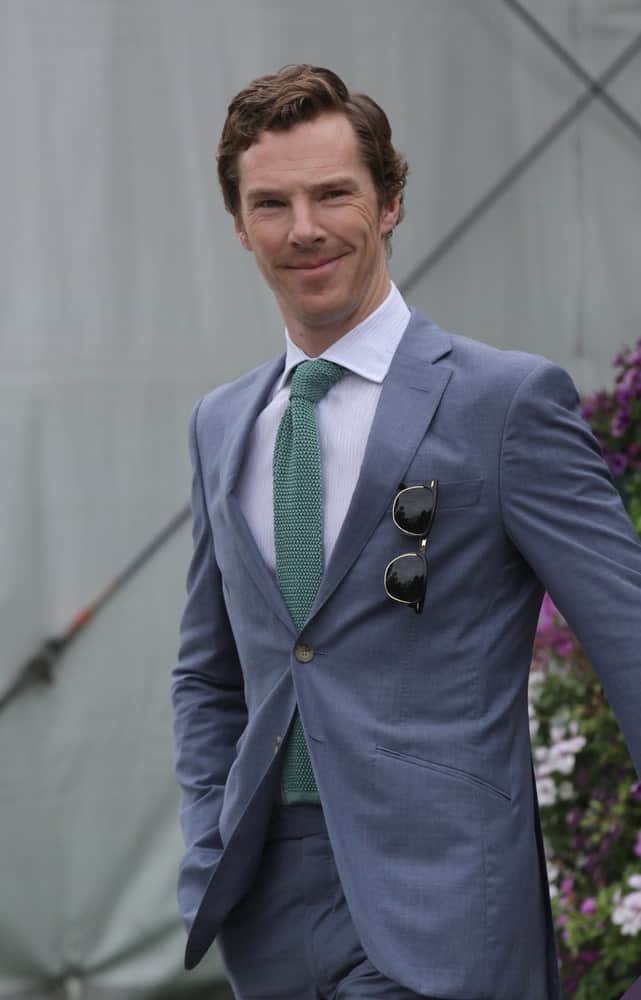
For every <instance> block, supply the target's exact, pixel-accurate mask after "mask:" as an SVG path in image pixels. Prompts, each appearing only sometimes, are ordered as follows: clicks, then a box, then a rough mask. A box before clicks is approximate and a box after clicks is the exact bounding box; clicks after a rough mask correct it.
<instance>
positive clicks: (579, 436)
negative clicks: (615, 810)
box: [500, 361, 641, 775]
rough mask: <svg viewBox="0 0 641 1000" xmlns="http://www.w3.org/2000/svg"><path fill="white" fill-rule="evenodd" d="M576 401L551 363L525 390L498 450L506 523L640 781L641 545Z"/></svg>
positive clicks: (526, 380) (511, 409)
mask: <svg viewBox="0 0 641 1000" xmlns="http://www.w3.org/2000/svg"><path fill="white" fill-rule="evenodd" d="M578 402H579V401H578V396H577V392H576V389H575V387H574V385H573V383H572V380H571V379H570V377H569V376H568V375H567V373H566V372H564V371H563V370H562V369H560V368H557V367H556V366H555V365H552V364H550V363H549V362H546V361H541V363H540V364H538V366H537V367H536V368H535V369H534V370H533V371H531V372H530V373H529V374H528V375H527V376H526V377H525V378H524V379H523V381H522V382H521V383H520V385H519V387H518V389H517V391H516V392H515V394H514V396H513V398H512V402H511V404H510V407H509V411H508V414H507V418H506V423H505V428H504V434H503V443H502V451H501V460H500V462H501V465H500V477H501V504H502V510H503V519H504V525H505V529H506V531H507V533H508V535H509V536H510V538H511V539H512V541H513V542H514V544H515V545H516V546H517V548H518V549H519V551H520V552H521V554H522V555H523V556H524V558H525V559H526V561H527V562H528V563H529V565H530V566H531V567H532V569H533V570H534V572H535V573H536V575H537V576H538V578H539V580H540V581H541V582H542V584H543V585H544V587H545V588H546V589H547V591H548V592H549V593H550V595H551V597H552V599H553V601H554V602H555V604H556V605H557V607H558V608H559V610H560V611H561V613H562V614H563V615H564V616H565V618H566V619H567V621H568V623H569V624H570V626H571V628H572V629H573V630H574V632H575V634H576V636H577V638H578V639H579V641H580V642H581V644H582V645H583V648H584V649H585V651H586V653H587V655H588V657H589V659H590V661H591V663H592V664H593V666H594V668H595V670H596V671H597V673H598V674H599V676H600V678H601V681H602V683H603V686H604V689H605V693H606V696H607V698H608V701H609V702H610V704H611V706H612V708H613V710H614V712H615V714H616V716H617V719H618V721H619V724H620V726H621V728H622V730H623V734H624V736H625V739H626V742H627V744H628V748H629V750H630V753H631V756H632V759H633V761H634V765H635V767H636V770H637V773H639V774H640V775H641V727H640V726H639V719H641V544H640V543H639V540H638V538H637V535H636V533H635V531H634V529H633V527H632V524H631V522H630V519H629V517H628V515H627V513H626V511H625V508H624V507H623V504H622V502H621V498H620V496H619V494H618V492H617V491H616V489H615V488H614V486H613V485H612V481H611V479H610V475H609V472H608V469H607V466H606V465H605V462H604V460H603V458H602V456H601V451H600V448H599V445H598V443H597V441H596V439H595V438H594V436H593V434H592V432H591V430H590V428H589V427H588V425H587V424H586V423H585V422H584V421H583V419H582V417H581V416H580V412H579V405H578Z"/></svg>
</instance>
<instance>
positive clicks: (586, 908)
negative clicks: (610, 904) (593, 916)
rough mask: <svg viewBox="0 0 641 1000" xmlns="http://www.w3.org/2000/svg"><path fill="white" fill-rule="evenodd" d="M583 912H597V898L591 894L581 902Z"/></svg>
mask: <svg viewBox="0 0 641 1000" xmlns="http://www.w3.org/2000/svg"><path fill="white" fill-rule="evenodd" d="M581 913H588V914H589V913H596V899H595V898H594V896H590V897H589V898H588V899H584V900H583V902H582V903H581Z"/></svg>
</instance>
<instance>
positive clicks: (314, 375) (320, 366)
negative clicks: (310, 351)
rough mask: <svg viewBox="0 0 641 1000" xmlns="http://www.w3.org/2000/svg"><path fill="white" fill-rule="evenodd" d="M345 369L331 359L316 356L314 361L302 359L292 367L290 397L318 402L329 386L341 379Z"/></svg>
mask: <svg viewBox="0 0 641 1000" xmlns="http://www.w3.org/2000/svg"><path fill="white" fill-rule="evenodd" d="M345 371H346V369H345V368H342V367H341V366H340V365H335V364H334V362H333V361H325V359H324V358H317V359H316V360H315V361H302V362H301V363H300V364H299V365H297V366H296V368H295V369H294V374H293V375H292V388H291V392H290V396H289V398H290V399H306V400H308V401H309V402H310V403H318V401H319V400H320V399H322V398H323V396H324V395H325V393H327V392H329V390H330V389H331V387H332V386H333V385H334V384H335V383H336V382H338V381H339V379H342V377H343V375H344V374H345Z"/></svg>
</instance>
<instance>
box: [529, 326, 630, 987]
mask: <svg viewBox="0 0 641 1000" xmlns="http://www.w3.org/2000/svg"><path fill="white" fill-rule="evenodd" d="M614 364H615V366H616V368H617V369H618V372H617V375H616V379H615V386H614V389H613V390H612V391H610V392H607V391H602V392H598V393H595V394H594V395H592V396H591V397H589V398H588V399H587V400H586V402H585V405H584V416H585V418H586V419H587V420H588V421H589V422H590V423H591V425H592V428H593V430H594V432H595V434H596V436H597V438H598V439H599V441H600V444H601V447H602V450H603V454H604V457H605V459H606V462H607V463H608V466H609V468H610V471H611V473H612V475H613V476H614V477H615V481H616V482H617V485H618V486H619V488H620V489H621V491H622V494H623V495H624V499H625V501H626V504H627V506H628V510H629V512H630V515H631V517H632V521H633V524H634V526H635V528H636V530H637V533H638V534H639V535H641V341H639V343H638V344H637V345H636V346H635V347H633V348H627V349H625V350H624V351H623V352H622V353H621V354H620V355H619V356H618V357H617V358H616V359H615V362H614ZM621 477H623V479H621ZM530 731H531V738H532V748H533V758H534V769H535V774H536V782H537V791H538V796H539V805H540V807H541V822H542V826H543V834H544V839H545V845H546V854H547V863H548V878H549V882H550V895H551V896H552V909H553V913H554V919H555V924H556V929H557V942H558V948H559V959H560V969H561V980H562V985H563V995H564V997H565V998H567V1000H570V998H574V1000H620V997H621V996H622V995H623V993H625V991H626V990H627V989H629V987H630V986H631V984H632V983H633V982H634V981H635V979H636V978H637V977H638V976H640V975H641V782H639V781H637V777H636V774H635V771H634V767H633V765H632V762H631V760H630V756H629V753H628V750H627V747H626V745H625V742H624V740H623V736H622V734H621V732H620V729H619V726H618V723H617V722H616V719H615V718H614V715H613V713H612V711H611V709H610V708H609V706H608V704H607V702H606V701H605V698H604V695H603V690H602V687H601V684H600V682H599V679H598V677H597V676H596V674H595V673H594V671H593V670H592V667H591V666H590V664H589V662H588V660H587V657H586V655H585V653H584V651H583V650H582V648H581V646H580V644H579V643H578V641H577V639H576V637H575V636H574V634H573V633H572V631H571V629H570V628H569V626H568V625H567V623H566V622H565V621H564V619H563V618H562V616H561V615H560V613H559V612H558V610H557V609H556V608H555V607H554V605H553V603H552V601H551V600H550V598H549V597H548V596H547V595H546V597H545V599H544V601H543V607H542V609H541V617H540V620H539V627H538V630H537V636H536V641H535V647H534V658H533V663H532V671H531V676H530Z"/></svg>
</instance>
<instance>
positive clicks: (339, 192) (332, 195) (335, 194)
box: [323, 188, 349, 200]
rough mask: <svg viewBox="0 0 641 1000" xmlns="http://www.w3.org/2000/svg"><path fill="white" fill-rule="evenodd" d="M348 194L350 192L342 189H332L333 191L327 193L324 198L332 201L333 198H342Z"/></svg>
mask: <svg viewBox="0 0 641 1000" xmlns="http://www.w3.org/2000/svg"><path fill="white" fill-rule="evenodd" d="M348 193H349V192H347V191H345V190H343V189H342V188H336V189H332V190H331V191H325V193H324V195H323V197H324V198H329V199H330V200H331V199H332V198H342V197H343V196H344V195H346V194H348Z"/></svg>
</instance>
